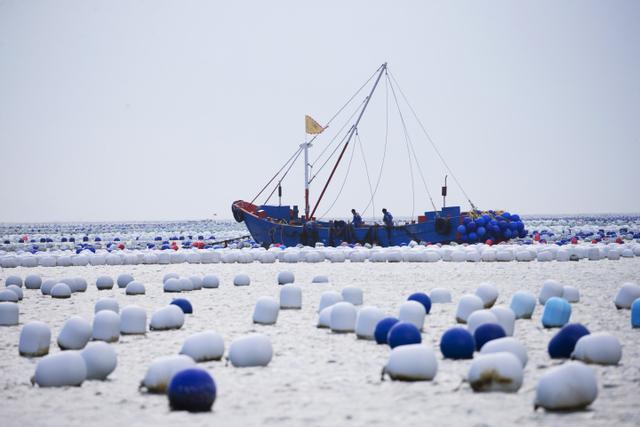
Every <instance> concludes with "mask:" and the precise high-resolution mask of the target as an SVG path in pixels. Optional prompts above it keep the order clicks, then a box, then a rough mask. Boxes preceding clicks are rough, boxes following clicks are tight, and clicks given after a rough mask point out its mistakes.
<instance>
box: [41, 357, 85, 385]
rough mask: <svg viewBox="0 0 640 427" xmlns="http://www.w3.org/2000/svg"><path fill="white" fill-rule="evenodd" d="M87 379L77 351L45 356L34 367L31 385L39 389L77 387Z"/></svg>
mask: <svg viewBox="0 0 640 427" xmlns="http://www.w3.org/2000/svg"><path fill="white" fill-rule="evenodd" d="M86 378H87V366H86V365H85V363H84V359H83V358H82V356H81V355H80V352H79V351H63V352H61V353H56V354H50V355H48V356H45V357H43V358H42V360H40V361H39V362H38V364H37V365H36V372H35V375H34V376H33V378H31V383H32V384H38V385H39V386H40V387H64V386H79V385H81V384H82V383H83V382H84V380H85V379H86Z"/></svg>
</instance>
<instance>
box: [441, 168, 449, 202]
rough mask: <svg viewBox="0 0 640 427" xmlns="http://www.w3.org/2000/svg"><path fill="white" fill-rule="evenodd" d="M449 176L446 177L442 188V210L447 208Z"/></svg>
mask: <svg viewBox="0 0 640 427" xmlns="http://www.w3.org/2000/svg"><path fill="white" fill-rule="evenodd" d="M447 176H449V175H445V176H444V186H443V187H442V208H443V209H444V208H446V207H447Z"/></svg>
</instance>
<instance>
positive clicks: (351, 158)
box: [320, 144, 356, 218]
mask: <svg viewBox="0 0 640 427" xmlns="http://www.w3.org/2000/svg"><path fill="white" fill-rule="evenodd" d="M355 151H356V144H353V147H352V148H351V157H349V165H348V166H347V172H346V173H345V175H344V180H342V185H341V186H340V191H338V194H337V195H336V198H335V199H334V200H333V203H331V206H329V208H328V209H327V210H326V211H325V213H324V214H322V215H321V216H320V218H324V217H325V216H327V214H328V213H329V212H330V211H331V209H333V206H334V205H335V204H336V202H337V201H338V199H339V198H340V194H342V190H344V185H345V184H346V183H347V178H348V177H349V172H350V171H351V162H352V161H353V153H355Z"/></svg>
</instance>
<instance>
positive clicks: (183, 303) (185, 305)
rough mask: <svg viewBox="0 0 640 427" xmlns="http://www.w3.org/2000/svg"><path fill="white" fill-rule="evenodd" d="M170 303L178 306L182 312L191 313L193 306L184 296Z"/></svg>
mask: <svg viewBox="0 0 640 427" xmlns="http://www.w3.org/2000/svg"><path fill="white" fill-rule="evenodd" d="M171 304H173V305H177V306H178V307H180V308H181V309H182V312H183V313H184V314H192V313H193V307H192V306H191V303H190V302H189V300H186V299H184V298H176V299H174V300H173V301H171Z"/></svg>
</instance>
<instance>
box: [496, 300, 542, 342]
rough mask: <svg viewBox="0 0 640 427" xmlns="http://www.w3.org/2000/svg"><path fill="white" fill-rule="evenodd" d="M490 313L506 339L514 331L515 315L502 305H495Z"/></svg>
mask: <svg viewBox="0 0 640 427" xmlns="http://www.w3.org/2000/svg"><path fill="white" fill-rule="evenodd" d="M534 307H535V302H534ZM491 312H492V313H493V314H494V315H495V316H496V318H497V319H498V324H499V325H500V326H502V329H504V332H505V334H507V336H508V337H510V336H512V335H513V330H514V329H515V325H516V314H515V313H514V312H513V310H512V309H510V308H509V307H506V306H504V305H496V306H493V307H491Z"/></svg>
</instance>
